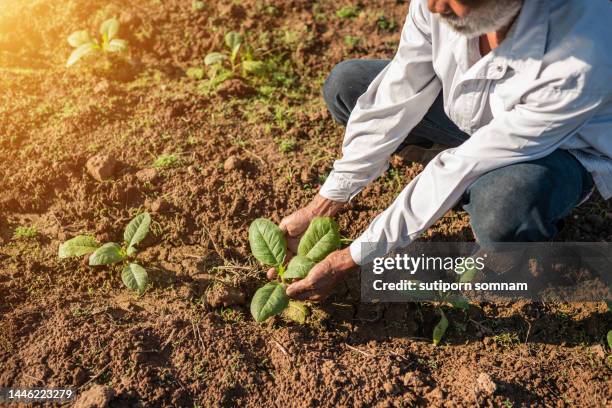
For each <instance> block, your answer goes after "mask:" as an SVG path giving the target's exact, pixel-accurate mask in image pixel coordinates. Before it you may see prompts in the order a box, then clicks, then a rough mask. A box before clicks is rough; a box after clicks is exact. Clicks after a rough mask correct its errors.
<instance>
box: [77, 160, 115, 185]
mask: <svg viewBox="0 0 612 408" xmlns="http://www.w3.org/2000/svg"><path fill="white" fill-rule="evenodd" d="M85 166H86V167H87V171H88V172H89V174H90V175H91V176H92V177H93V178H94V179H96V180H98V181H104V180H108V179H109V178H111V177H112V176H113V174H114V173H115V168H116V167H117V161H116V160H115V158H114V157H113V156H111V155H109V154H98V155H95V156H93V157H91V158H90V159H89V160H87V164H86V165H85Z"/></svg>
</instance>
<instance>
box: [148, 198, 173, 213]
mask: <svg viewBox="0 0 612 408" xmlns="http://www.w3.org/2000/svg"><path fill="white" fill-rule="evenodd" d="M145 207H146V208H147V209H148V210H149V211H151V212H152V213H160V212H163V211H167V210H169V209H170V203H169V202H168V201H167V200H165V199H164V198H162V197H158V198H156V199H155V200H153V201H147V202H145Z"/></svg>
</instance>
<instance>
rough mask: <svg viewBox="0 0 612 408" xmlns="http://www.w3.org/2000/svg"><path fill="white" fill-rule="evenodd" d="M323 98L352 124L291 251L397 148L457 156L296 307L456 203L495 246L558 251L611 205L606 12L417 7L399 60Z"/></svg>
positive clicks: (345, 66) (439, 159)
mask: <svg viewBox="0 0 612 408" xmlns="http://www.w3.org/2000/svg"><path fill="white" fill-rule="evenodd" d="M324 97H325V101H326V102H327V105H328V108H329V110H330V112H331V114H332V116H333V117H334V118H335V119H336V120H337V121H338V122H340V123H343V124H345V125H346V133H345V137H344V142H343V145H342V153H343V154H342V157H341V158H340V159H339V160H337V161H336V162H335V163H334V169H333V171H332V172H331V174H330V175H329V177H328V178H327V180H326V181H325V183H324V185H323V186H322V187H321V190H320V191H319V194H318V195H317V196H316V197H315V198H314V200H313V201H312V202H310V203H309V204H308V205H307V206H306V207H304V208H302V209H300V210H298V211H296V212H295V213H293V214H291V215H289V216H287V217H286V218H284V219H283V220H282V222H281V228H282V229H283V230H284V231H285V233H286V234H287V236H288V239H289V241H290V243H291V240H292V238H295V237H298V236H299V235H300V234H302V233H303V232H304V231H305V230H306V228H307V226H308V224H309V222H310V220H311V219H312V218H313V217H315V216H317V215H328V216H333V215H334V214H336V213H337V212H338V211H339V210H340V209H341V208H342V207H343V206H344V205H345V203H346V202H348V201H349V200H350V199H351V198H352V197H353V196H355V195H356V194H357V193H359V191H360V190H362V189H363V188H364V187H365V186H366V185H367V184H368V183H370V182H371V181H372V180H374V179H376V178H377V177H378V176H380V175H381V174H382V173H383V172H384V171H385V170H386V169H387V166H388V159H389V157H390V155H391V154H392V153H393V152H395V151H397V150H398V148H400V147H403V146H406V145H416V146H420V147H423V148H427V147H429V146H430V145H431V144H433V143H435V144H437V145H443V146H444V147H445V148H446V150H443V151H442V152H441V153H439V154H437V155H436V156H435V157H434V158H433V160H431V161H430V162H429V163H428V164H427V166H426V167H425V169H424V170H423V171H422V172H421V173H420V174H419V175H418V176H417V177H415V178H414V179H413V180H412V181H411V182H410V183H409V184H408V185H407V186H406V187H405V188H404V190H403V191H402V192H401V193H400V194H399V196H398V197H397V198H396V200H395V201H394V202H393V204H391V206H390V207H389V208H387V209H386V210H385V211H384V212H382V213H381V214H380V215H378V216H377V217H376V218H375V219H374V220H373V221H372V223H371V224H370V226H369V227H368V228H367V230H366V231H365V232H364V233H363V234H362V235H361V236H360V237H358V238H357V239H356V240H355V241H354V242H353V243H352V244H351V245H350V247H348V248H346V249H343V250H339V251H336V252H334V253H332V254H330V255H329V256H328V257H327V258H326V259H325V260H323V261H322V262H320V263H319V264H317V265H316V266H315V267H314V268H313V269H312V270H311V272H310V273H309V275H308V277H307V278H305V279H303V280H301V281H299V282H296V283H293V284H292V285H290V286H289V287H288V288H287V294H288V295H289V296H291V297H294V298H297V299H310V300H321V299H324V298H325V297H326V296H327V295H328V294H329V293H330V291H331V290H332V289H333V287H334V285H335V284H336V283H337V282H338V281H339V280H340V279H342V278H343V277H344V276H345V275H346V274H347V273H348V271H351V270H355V268H354V267H355V266H356V265H361V264H364V263H367V262H369V261H371V260H372V259H373V258H374V257H376V256H382V255H385V254H386V253H387V252H389V251H391V250H393V249H394V248H397V247H402V246H406V245H408V244H410V243H411V242H412V241H413V240H415V239H416V238H418V237H419V235H420V234H421V233H422V232H423V231H424V230H425V229H427V228H428V227H429V226H430V225H432V224H433V223H434V222H435V221H436V220H438V219H439V218H440V217H441V216H442V215H443V214H444V213H445V212H446V211H448V210H449V209H451V208H452V207H453V206H455V205H456V204H458V203H460V204H462V205H463V208H464V209H465V210H466V211H467V212H468V213H469V215H470V222H471V227H472V230H473V231H474V235H475V237H476V240H477V241H478V242H479V243H481V244H483V245H486V244H489V243H494V242H507V241H521V242H524V241H546V240H550V239H551V238H553V237H554V235H555V234H556V233H557V230H558V224H559V222H560V221H561V220H562V219H563V218H564V217H565V216H567V215H568V214H569V213H570V211H571V210H572V209H573V208H574V207H575V206H577V205H578V204H580V203H581V202H583V201H584V200H586V199H587V198H588V197H589V195H590V193H591V192H592V191H593V189H594V188H597V189H598V190H599V192H600V193H601V195H602V196H603V197H604V198H605V199H608V198H610V196H612V3H610V1H608V0H590V1H588V2H586V1H582V0H524V1H523V0H429V1H427V0H413V1H412V2H411V4H410V9H409V13H408V17H407V19H406V23H405V25H404V28H403V31H402V33H401V39H400V43H399V48H398V50H397V53H396V54H395V56H394V58H393V59H392V60H391V61H386V60H351V61H345V62H343V63H341V64H339V65H337V66H336V67H335V68H334V70H333V71H332V72H331V74H330V76H329V78H328V79H327V81H326V83H325V88H324ZM413 150H414V149H413ZM290 246H291V245H290Z"/></svg>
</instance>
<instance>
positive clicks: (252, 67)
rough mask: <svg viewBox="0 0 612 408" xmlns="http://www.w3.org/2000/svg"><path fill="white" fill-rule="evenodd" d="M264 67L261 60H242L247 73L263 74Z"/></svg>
mask: <svg viewBox="0 0 612 408" xmlns="http://www.w3.org/2000/svg"><path fill="white" fill-rule="evenodd" d="M264 67H265V65H264V63H263V62H261V61H242V69H243V70H244V72H246V73H247V74H253V75H261V74H262V73H263V71H264Z"/></svg>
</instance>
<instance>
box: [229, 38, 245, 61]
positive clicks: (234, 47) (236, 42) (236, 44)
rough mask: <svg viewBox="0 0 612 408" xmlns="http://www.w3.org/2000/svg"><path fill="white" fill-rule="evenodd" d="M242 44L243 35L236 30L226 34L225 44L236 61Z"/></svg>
mask: <svg viewBox="0 0 612 408" xmlns="http://www.w3.org/2000/svg"><path fill="white" fill-rule="evenodd" d="M240 44H242V36H241V35H240V34H238V33H237V32H235V31H230V32H229V33H227V34H225V45H227V47H228V48H229V49H230V51H231V53H232V56H231V60H232V61H235V60H236V56H237V55H238V51H239V50H240Z"/></svg>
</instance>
